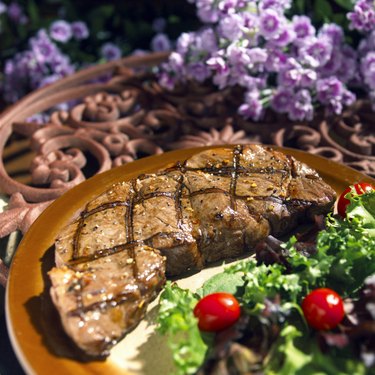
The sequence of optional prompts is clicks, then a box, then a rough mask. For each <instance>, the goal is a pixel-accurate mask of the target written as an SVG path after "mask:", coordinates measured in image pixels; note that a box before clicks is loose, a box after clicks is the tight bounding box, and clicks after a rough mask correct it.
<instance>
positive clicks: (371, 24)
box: [347, 0, 375, 32]
mask: <svg viewBox="0 0 375 375" xmlns="http://www.w3.org/2000/svg"><path fill="white" fill-rule="evenodd" d="M347 18H348V20H349V21H350V24H349V28H351V29H356V30H359V31H364V32H369V31H372V30H374V29H375V6H374V2H373V1H371V0H358V1H357V3H356V4H355V6H354V12H350V13H348V14H347Z"/></svg>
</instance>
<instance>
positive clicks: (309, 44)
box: [299, 37, 332, 68]
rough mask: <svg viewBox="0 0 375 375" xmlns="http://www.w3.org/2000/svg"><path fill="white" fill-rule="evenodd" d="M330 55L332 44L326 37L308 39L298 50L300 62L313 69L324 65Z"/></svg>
mask: <svg viewBox="0 0 375 375" xmlns="http://www.w3.org/2000/svg"><path fill="white" fill-rule="evenodd" d="M331 54H332V43H331V41H330V40H329V39H328V38H327V37H321V38H315V37H312V38H308V39H306V40H305V43H304V44H303V45H302V46H301V47H300V49H299V56H300V58H301V60H302V61H303V62H304V63H306V64H308V65H310V66H311V67H313V68H317V67H319V66H323V65H324V64H326V63H327V62H328V61H329V59H330V58H331Z"/></svg>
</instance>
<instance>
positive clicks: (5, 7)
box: [0, 1, 8, 14]
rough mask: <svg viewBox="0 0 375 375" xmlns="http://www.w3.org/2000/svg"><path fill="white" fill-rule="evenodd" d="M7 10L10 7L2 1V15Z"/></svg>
mask: <svg viewBox="0 0 375 375" xmlns="http://www.w3.org/2000/svg"><path fill="white" fill-rule="evenodd" d="M7 9H8V7H7V6H6V5H5V4H4V3H3V2H2V1H0V14H3V13H5V12H6V11H7Z"/></svg>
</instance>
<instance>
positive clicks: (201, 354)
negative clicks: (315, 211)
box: [158, 191, 375, 375]
mask: <svg viewBox="0 0 375 375" xmlns="http://www.w3.org/2000/svg"><path fill="white" fill-rule="evenodd" d="M350 200H351V203H350V205H349V206H348V209H347V219H341V218H336V217H335V216H333V215H332V214H329V215H328V217H327V219H326V228H325V229H324V230H322V231H320V232H319V233H318V235H317V238H316V244H315V245H314V246H315V247H314V251H312V252H311V254H309V253H307V252H306V251H300V249H299V250H297V249H296V248H297V246H296V245H297V244H298V241H297V238H296V237H294V236H293V237H291V238H290V239H289V240H288V241H287V242H286V243H282V244H281V248H280V249H281V253H282V258H283V262H281V263H280V262H275V263H272V264H264V263H260V262H259V260H258V261H257V260H256V259H254V258H252V259H248V260H242V261H240V262H238V263H236V264H234V265H231V266H229V267H227V268H225V270H224V271H223V272H222V273H219V274H217V275H215V276H214V277H212V278H211V279H209V280H207V281H206V282H205V283H204V285H203V286H202V287H201V288H200V289H199V290H198V291H197V292H196V293H193V292H191V291H188V290H183V289H181V288H179V287H178V286H177V285H175V284H172V283H170V282H169V283H168V284H167V287H166V289H165V291H164V292H163V293H162V295H161V302H160V313H159V317H158V322H159V330H160V332H161V333H163V334H166V335H167V336H168V341H169V344H170V346H171V349H172V351H173V353H174V354H173V355H174V360H175V364H176V367H177V371H178V374H193V373H195V372H196V371H197V370H198V369H199V368H200V367H201V365H202V363H203V362H204V361H205V359H206V358H207V356H209V353H210V350H211V349H212V345H213V335H212V334H202V333H201V332H200V331H199V329H198V326H197V320H196V318H195V317H194V314H193V309H194V306H195V304H196V303H197V301H198V300H199V298H200V297H202V296H204V295H206V294H209V293H213V292H217V291H225V292H229V293H232V294H234V295H235V296H236V298H237V299H238V300H239V301H240V303H241V308H242V315H246V316H248V317H250V321H253V322H261V321H262V319H263V318H262V316H264V312H265V311H266V310H267V309H269V306H270V301H275V300H279V303H277V304H275V303H271V305H272V306H273V307H274V313H275V311H276V310H277V311H276V313H277V314H278V321H279V323H280V332H279V334H278V338H277V340H276V343H275V344H274V345H272V347H271V348H270V350H269V353H268V355H267V356H264V361H263V372H264V373H265V374H269V375H271V374H288V375H293V374H302V373H303V374H304V375H309V374H342V375H344V374H349V375H352V374H359V375H360V374H367V373H370V372H367V371H370V370H369V369H368V368H367V367H366V366H365V364H364V362H363V361H361V360H360V358H358V359H356V358H355V356H354V354H353V353H352V352H351V351H349V354H348V350H349V349H348V345H342V346H343V347H344V346H345V347H344V348H341V347H340V345H336V346H335V345H332V347H330V348H329V350H330V353H331V354H332V355H329V354H323V353H322V351H321V349H320V348H319V346H318V343H317V339H316V338H315V339H312V337H314V332H312V331H311V330H310V329H309V328H308V327H307V325H306V323H305V321H304V317H303V313H302V311H301V309H300V303H301V301H302V299H303V298H304V296H305V295H306V294H307V293H309V292H310V291H311V290H313V289H315V288H317V287H323V286H324V287H329V288H332V289H334V290H335V291H336V292H338V293H339V294H341V296H342V297H343V298H347V297H350V298H352V299H355V298H357V297H358V295H359V291H360V289H361V288H362V287H363V284H364V281H365V279H366V278H367V277H368V276H370V275H372V274H375V191H373V192H370V193H366V194H363V195H356V196H354V197H352V198H350ZM275 306H276V308H275ZM275 309H276V310H275ZM253 317H258V318H256V319H253ZM373 319H374V317H373ZM263 320H264V319H263ZM258 324H261V323H258ZM337 337H339V334H337ZM340 337H341V336H340ZM371 371H373V370H371Z"/></svg>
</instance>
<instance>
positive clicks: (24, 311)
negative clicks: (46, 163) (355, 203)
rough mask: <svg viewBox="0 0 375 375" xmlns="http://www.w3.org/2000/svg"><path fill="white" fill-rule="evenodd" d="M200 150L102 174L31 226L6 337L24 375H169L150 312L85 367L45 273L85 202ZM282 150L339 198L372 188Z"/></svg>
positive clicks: (350, 173)
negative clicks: (353, 187)
mask: <svg viewBox="0 0 375 375" xmlns="http://www.w3.org/2000/svg"><path fill="white" fill-rule="evenodd" d="M221 147H222V146H221ZM275 148H276V147H275ZM202 149H203V148H195V149H188V150H177V151H173V152H168V153H164V154H162V155H158V156H152V157H148V158H144V159H140V160H137V161H135V162H133V163H130V164H127V165H124V166H122V167H118V168H115V169H111V170H109V171H107V172H105V173H102V174H99V175H97V176H95V177H93V178H91V179H89V180H87V181H85V182H83V183H82V184H80V185H78V186H76V187H75V188H73V189H71V190H70V191H68V192H67V193H66V194H64V195H63V196H62V197H60V198H59V199H57V200H56V201H55V202H54V203H53V204H52V205H51V206H49V207H48V208H47V209H46V210H45V211H44V212H43V214H42V215H41V216H40V217H39V218H38V220H37V221H36V222H35V223H34V224H33V225H32V227H31V228H30V230H29V231H28V232H27V233H26V235H25V236H24V238H23V240H22V242H21V244H20V246H19V248H18V250H17V253H16V255H15V257H14V260H13V263H12V266H11V270H10V276H9V281H8V285H7V297H6V314H7V324H8V330H9V334H10V337H11V341H12V344H13V347H14V349H15V351H16V354H17V356H18V358H19V360H20V362H21V364H22V366H23V368H24V369H25V371H26V372H27V373H30V374H38V375H42V374H51V373H53V374H54V375H58V374H74V375H80V374H82V375H83V374H85V375H87V374H99V373H100V374H101V373H102V374H122V375H124V374H126V373H139V374H145V373H150V374H156V373H159V374H161V373H163V374H167V373H168V372H169V370H168V369H170V353H168V351H167V349H165V345H163V340H162V338H160V337H158V335H157V334H155V333H153V326H152V316H153V315H154V314H153V312H154V311H155V310H152V308H151V312H150V313H149V314H148V317H146V319H145V321H144V322H142V323H141V324H140V325H139V326H138V327H137V329H136V330H134V331H133V332H132V333H131V334H130V335H128V336H129V337H128V336H127V337H126V338H125V339H124V340H123V341H122V342H120V343H119V344H118V345H116V347H115V348H113V349H112V351H111V355H110V356H109V357H108V358H107V359H106V360H103V361H99V360H94V361H92V360H91V361H88V360H87V358H85V357H84V356H82V355H81V354H80V353H78V352H76V351H75V349H74V348H73V347H74V345H73V344H72V343H71V342H70V340H69V339H68V338H67V337H66V336H65V334H64V332H63V331H62V328H61V326H60V321H59V317H58V315H57V313H56V312H55V309H54V308H53V306H51V302H50V298H49V296H48V289H49V281H48V276H47V272H48V270H49V269H51V268H52V266H53V243H54V240H55V238H56V236H57V235H58V233H59V231H60V230H61V228H62V227H64V226H65V225H67V224H68V223H69V222H70V221H71V220H72V218H73V217H74V215H75V214H76V213H77V211H78V210H79V209H81V208H82V207H83V206H84V205H85V204H86V203H87V202H88V201H90V200H91V199H93V198H94V197H95V196H97V195H98V194H100V193H101V192H103V191H104V190H106V189H107V188H109V187H110V186H111V185H112V184H113V183H115V182H119V181H123V180H128V179H131V178H134V177H136V176H138V175H139V174H141V173H148V172H152V171H156V170H158V169H160V168H162V167H163V166H165V165H167V164H169V163H171V162H176V161H178V160H184V159H186V158H187V157H189V156H191V155H193V154H195V153H197V152H199V151H201V150H202ZM280 150H281V151H283V152H285V153H288V154H290V155H293V156H295V157H296V158H297V159H298V160H300V161H302V162H305V163H306V164H308V165H309V166H311V167H312V168H314V169H316V170H317V171H318V172H319V174H320V175H321V177H322V178H323V179H324V180H325V181H326V182H327V183H328V184H330V185H331V186H332V187H333V188H334V189H335V190H336V191H337V192H338V193H340V192H341V191H343V190H344V188H346V187H347V186H348V185H350V184H353V183H355V182H359V181H366V182H370V183H375V180H374V179H372V178H370V177H368V176H365V175H363V174H362V173H360V172H357V171H355V170H354V169H351V168H348V167H345V166H344V165H341V164H338V163H335V162H333V161H330V160H327V159H324V158H322V157H319V156H315V155H312V154H308V153H306V152H303V151H299V150H295V149H285V148H284V149H280ZM209 272H215V271H212V269H211V270H210V271H206V270H205V271H204V272H200V273H199V274H197V275H195V276H192V277H193V278H194V282H195V284H196V285H199V284H200V283H201V282H202V281H203V279H204V278H205V277H208V273H209ZM216 272H218V271H216ZM191 283H192V282H191V281H190V280H189V281H188V282H185V284H189V286H191V285H192V284H191ZM182 285H184V282H182ZM156 353H157V354H156ZM154 354H156V355H154ZM162 357H164V360H163V361H162V360H161V358H162ZM161 363H163V368H162V369H161V368H160V367H159V368H156V367H154V366H155V365H158V366H160V364H161Z"/></svg>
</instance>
